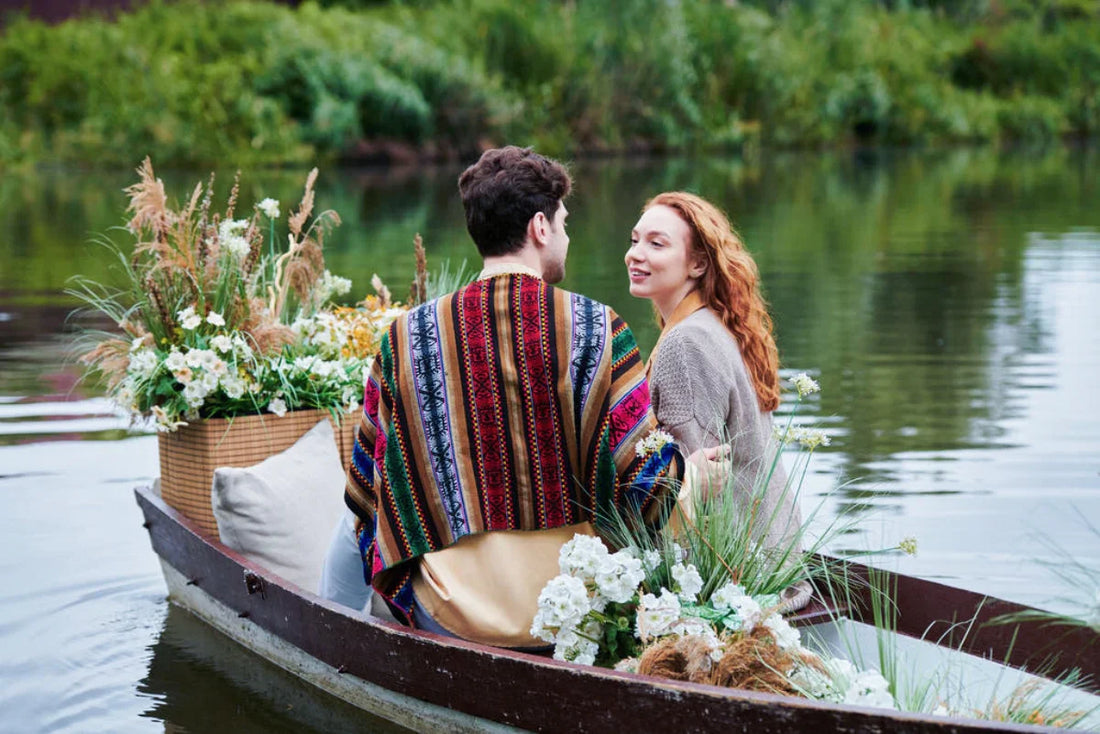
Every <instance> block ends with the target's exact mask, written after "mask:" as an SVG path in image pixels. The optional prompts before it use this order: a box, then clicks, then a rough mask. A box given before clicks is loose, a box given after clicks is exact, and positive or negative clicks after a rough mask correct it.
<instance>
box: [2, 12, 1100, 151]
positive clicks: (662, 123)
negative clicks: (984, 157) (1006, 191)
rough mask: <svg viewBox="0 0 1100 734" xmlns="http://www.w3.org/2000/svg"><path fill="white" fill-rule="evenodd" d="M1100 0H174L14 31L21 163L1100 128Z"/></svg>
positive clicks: (946, 139) (9, 76)
mask: <svg viewBox="0 0 1100 734" xmlns="http://www.w3.org/2000/svg"><path fill="white" fill-rule="evenodd" d="M1098 12H1100V11H1097V9H1096V7H1095V4H1089V3H1087V2H1082V0H1051V2H1048V3H1044V4H1043V5H1042V6H1041V7H1039V6H1036V5H1034V4H1031V3H1027V2H1023V0H1011V1H1009V0H1005V2H999V3H996V4H993V3H986V2H983V1H982V0H974V2H967V3H963V4H951V3H945V2H940V1H939V0H924V1H921V2H918V1H917V0H910V1H909V2H904V3H903V2H893V1H889V2H887V1H886V0H882V1H881V2H875V1H872V0H855V1H853V2H847V1H844V0H821V1H820V2H809V1H808V0H798V1H795V0H788V1H787V2H773V1H771V0H756V1H751V2H742V3H737V4H730V3H727V2H724V1H721V0H699V1H698V2H679V3H672V2H667V0H612V1H611V2H606V3H598V2H594V1H592V0H582V1H580V2H571V3H561V2H558V1H557V0H529V1H528V2H524V3H515V2H509V1H508V0H436V1H434V2H432V1H430V0H421V1H419V2H410V1H408V0H403V1H402V2H396V1H393V2H382V1H381V0H346V2H340V1H338V0H332V1H330V2H324V3H321V4H318V3H316V2H305V3H303V4H302V5H300V6H299V7H297V8H289V7H287V6H284V5H278V4H274V3H269V2H259V1H258V0H252V1H240V2H236V1H233V0H229V1H228V2H223V3H221V4H217V5H215V4H211V3H205V2H200V1H199V0H180V1H179V2H164V1H159V0H153V2H151V3H149V4H147V5H145V6H143V7H141V8H140V9H139V10H136V11H134V12H130V13H124V14H122V15H120V16H119V17H118V19H117V21H115V22H107V21H105V20H102V19H97V18H86V19H76V20H71V21H68V22H65V23H61V24H59V25H56V26H46V25H44V24H42V23H37V22H32V21H28V20H25V19H24V20H14V21H12V22H11V23H10V24H9V25H8V26H7V27H6V28H5V29H4V31H3V33H2V35H0V121H2V122H0V163H8V164H11V163H13V162H16V161H28V160H53V161H79V162H82V163H86V162H90V163H97V164H104V165H116V164H125V165H132V164H133V162H134V161H135V160H138V159H140V157H141V156H142V155H143V154H145V153H153V154H155V155H156V156H157V159H158V160H159V161H162V162H163V163H165V164H169V163H173V164H203V165H208V164H211V163H214V164H219V165H224V164H229V165H234V164H235V165H243V164H264V163H282V162H296V161H304V160H311V159H314V158H317V157H323V158H341V157H345V156H354V155H356V154H357V151H358V150H359V149H360V148H361V147H362V144H363V143H370V142H378V141H381V142H398V143H403V144H406V145H409V146H417V147H419V148H421V149H423V150H425V151H435V152H437V153H439V154H445V155H456V154H466V153H471V152H473V151H475V150H477V149H478V148H480V147H481V146H483V145H484V144H486V143H500V142H505V141H508V142H517V143H521V144H532V143H534V144H537V145H538V146H539V147H540V149H542V150H545V151H547V152H550V153H555V154H563V153H570V152H579V151H616V150H632V149H651V150H652V149H657V150H674V149H684V148H688V147H698V148H704V149H705V148H731V147H733V148H736V147H737V146H740V145H743V144H745V143H747V142H753V141H756V140H758V139H759V140H760V141H762V142H764V143H767V144H771V145H776V146H806V145H812V146H823V145H834V144H838V143H846V142H850V141H867V142H877V143H903V144H905V143H932V144H936V143H952V142H961V141H983V140H1002V141H1011V140H1027V141H1036V140H1052V139H1055V138H1058V137H1059V136H1063V135H1066V134H1071V135H1096V134H1097V133H1098V132H1100V15H1098Z"/></svg>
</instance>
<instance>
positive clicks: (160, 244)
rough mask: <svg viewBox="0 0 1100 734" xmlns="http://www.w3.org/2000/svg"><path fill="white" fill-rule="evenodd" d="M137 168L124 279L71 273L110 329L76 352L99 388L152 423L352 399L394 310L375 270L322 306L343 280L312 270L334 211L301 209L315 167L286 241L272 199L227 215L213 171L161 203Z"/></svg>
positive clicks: (146, 171) (166, 426)
mask: <svg viewBox="0 0 1100 734" xmlns="http://www.w3.org/2000/svg"><path fill="white" fill-rule="evenodd" d="M138 174H139V176H140V181H139V182H138V183H137V184H135V185H133V186H131V187H129V188H128V189H127V190H126V191H127V193H128V194H129V197H130V204H129V208H128V210H127V211H128V212H129V213H130V214H131V215H132V217H131V219H130V221H129V224H128V226H127V227H126V229H127V231H128V232H129V233H130V234H131V235H132V236H133V237H134V238H135V239H136V240H137V242H136V245H135V247H134V252H133V255H132V257H129V258H127V257H126V256H124V255H123V254H122V253H121V251H119V250H118V249H117V248H115V249H116V254H117V255H118V257H119V260H120V262H121V264H122V269H123V272H124V274H125V278H124V280H125V285H124V286H123V288H121V289H120V290H111V289H108V288H106V287H104V286H102V285H100V284H98V283H94V282H91V281H87V280H83V279H77V281H76V287H75V288H73V289H71V290H70V291H69V292H70V293H71V294H75V295H76V296H77V297H79V298H81V299H82V300H83V301H84V302H85V303H86V304H88V305H89V306H90V307H91V308H92V310H95V311H98V312H100V313H102V314H105V315H107V316H108V317H109V318H110V319H111V320H112V321H114V322H115V324H116V325H117V327H118V329H119V330H120V331H121V334H119V333H108V332H93V333H91V334H90V338H91V339H92V340H93V341H94V342H95V343H94V347H93V348H91V349H88V350H87V351H86V352H85V353H84V354H83V355H82V356H81V359H82V361H84V362H85V363H86V364H87V365H89V366H90V368H91V369H92V370H93V371H97V372H99V373H100V374H102V376H104V377H105V378H106V385H107V391H108V394H109V395H110V396H111V398H112V399H113V400H114V401H115V402H116V403H117V404H118V405H119V406H121V408H122V409H123V410H125V411H127V412H128V413H130V414H131V416H132V417H133V418H134V419H138V418H142V417H145V418H152V419H153V420H154V421H155V425H156V427H157V429H158V430H160V431H174V430H176V429H177V428H178V427H180V426H182V425H186V423H187V422H188V421H192V420H196V419H200V418H215V417H232V416H237V415H246V414H255V413H261V412H264V411H267V412H270V413H274V414H275V415H280V416H281V415H283V414H284V413H285V412H286V411H288V410H294V409H297V408H322V409H327V410H330V411H332V412H334V413H338V412H343V411H349V410H354V409H355V408H356V407H357V405H358V401H359V400H360V399H361V397H362V393H363V384H364V381H365V378H366V376H367V374H368V372H369V370H370V366H371V360H372V355H373V354H374V351H375V349H376V347H377V345H378V340H379V338H380V335H381V334H382V332H383V331H384V330H385V329H386V327H387V326H388V325H389V322H390V321H392V320H393V318H395V317H396V316H397V315H398V314H400V313H401V312H402V311H403V310H404V308H403V307H402V306H401V305H400V304H398V303H395V302H393V301H392V300H391V298H390V294H389V291H388V290H387V289H386V288H385V286H384V285H383V284H382V283H381V281H380V280H379V279H378V278H377V276H375V279H374V280H373V285H374V288H375V291H376V293H377V295H372V296H368V297H367V298H366V299H365V300H364V301H363V302H362V303H361V304H359V305H358V306H357V307H355V308H347V307H337V306H335V305H334V304H333V299H335V298H338V297H341V296H344V295H346V294H347V293H348V292H349V291H350V289H351V281H349V280H347V279H346V278H341V277H338V276H336V275H333V274H332V273H330V272H329V271H328V270H326V269H325V267H324V238H325V235H326V234H327V233H328V232H329V231H330V230H331V229H332V228H333V227H335V226H336V225H338V224H339V222H340V219H339V217H338V216H337V215H336V213H335V212H332V211H324V212H321V213H319V214H317V215H316V216H314V215H313V207H314V191H313V186H314V183H315V181H316V178H317V169H314V170H313V171H311V172H310V174H309V176H308V177H307V179H306V183H305V189H304V193H303V196H302V200H301V203H300V204H299V205H298V208H297V210H296V211H294V212H293V213H291V214H290V215H289V216H288V217H287V219H286V228H287V231H286V236H285V241H286V247H285V249H284V248H280V247H277V242H278V240H279V237H278V236H277V234H276V230H277V228H278V227H279V226H280V224H281V220H280V205H279V202H278V201H276V200H274V199H270V198H267V199H264V200H262V201H261V202H260V203H259V204H257V205H256V207H255V210H254V211H253V212H252V213H251V215H249V216H247V217H244V218H236V217H237V216H238V215H237V213H236V207H237V203H238V192H239V187H238V184H237V183H236V182H235V183H234V186H233V188H232V191H231V193H230V195H229V199H228V203H227V205H226V208H225V210H224V212H220V213H219V212H214V211H213V207H212V199H213V178H211V180H210V182H209V183H208V184H207V185H206V186H205V187H204V186H203V185H202V184H199V185H197V186H196V187H195V189H194V191H193V192H192V194H191V196H190V198H189V199H188V201H187V202H186V204H185V205H183V206H182V207H180V208H177V209H173V208H171V207H170V206H169V204H168V198H167V195H166V193H165V189H164V184H163V182H162V181H161V180H160V179H158V178H156V176H155V174H154V172H153V166H152V163H151V162H150V161H149V159H148V158H146V159H145V161H144V162H143V163H142V165H141V167H140V168H139V169H138ZM264 225H266V226H264ZM264 230H266V236H265V231H264ZM108 244H109V245H110V246H112V247H114V246H113V244H112V243H108Z"/></svg>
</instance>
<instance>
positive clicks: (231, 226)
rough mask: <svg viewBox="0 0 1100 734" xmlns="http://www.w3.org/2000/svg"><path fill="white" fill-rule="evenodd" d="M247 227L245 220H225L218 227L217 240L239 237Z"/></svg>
mask: <svg viewBox="0 0 1100 734" xmlns="http://www.w3.org/2000/svg"><path fill="white" fill-rule="evenodd" d="M246 227H248V220H247V219H225V220H223V221H222V222H221V224H219V225H218V239H220V240H225V239H228V238H229V237H233V236H234V235H239V234H240V233H241V232H244V230H245V228H246Z"/></svg>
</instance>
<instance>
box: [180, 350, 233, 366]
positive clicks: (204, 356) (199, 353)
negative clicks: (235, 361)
mask: <svg viewBox="0 0 1100 734" xmlns="http://www.w3.org/2000/svg"><path fill="white" fill-rule="evenodd" d="M185 360H186V362H187V366H188V367H191V368H192V369H203V370H210V371H217V370H218V369H219V366H220V367H221V368H222V369H224V365H225V361H224V360H222V359H221V358H220V357H219V356H218V355H217V354H215V353H214V352H213V351H211V350H210V349H192V350H191V351H190V352H188V353H187V356H186V357H185Z"/></svg>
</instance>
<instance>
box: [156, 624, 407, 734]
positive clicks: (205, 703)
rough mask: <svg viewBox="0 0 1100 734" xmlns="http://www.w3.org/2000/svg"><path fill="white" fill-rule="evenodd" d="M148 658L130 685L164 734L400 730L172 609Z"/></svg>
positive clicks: (386, 732) (385, 732)
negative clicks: (134, 685)
mask: <svg viewBox="0 0 1100 734" xmlns="http://www.w3.org/2000/svg"><path fill="white" fill-rule="evenodd" d="M149 655H150V660H149V672H148V673H147V674H146V676H145V677H144V678H143V679H142V680H141V681H140V682H139V683H138V686H137V690H138V693H139V694H141V695H142V696H143V697H146V698H147V699H149V707H148V709H147V710H146V711H145V712H144V713H143V714H142V716H143V717H147V718H151V719H156V720H159V721H162V722H164V730H165V731H166V732H184V731H192V732H215V731H232V732H236V733H237V734H251V733H252V732H255V734H275V733H277V732H286V733H287V734H289V733H290V732H301V733H302V734H310V733H311V732H316V733H317V734H321V733H322V732H349V734H350V733H352V732H363V733H364V734H367V733H368V732H370V733H377V734H391V733H392V734H396V733H397V732H403V731H406V730H405V729H403V728H401V727H398V726H395V725H394V724H391V723H389V722H386V721H382V720H380V719H377V718H375V717H373V716H371V715H370V714H367V713H365V712H363V711H360V710H359V709H356V708H354V707H352V706H350V705H348V704H346V703H344V702H343V701H340V700H339V699H336V698H333V697H331V696H328V695H325V694H323V693H321V692H320V691H318V690H317V689H315V688H313V687H312V686H310V685H308V684H306V683H303V682H302V681H300V680H299V679H297V678H295V677H294V676H292V675H290V674H289V673H287V672H285V671H284V670H282V669H281V668H279V667H277V666H275V665H272V664H271V663H269V662H268V661H266V660H264V659H262V658H260V657H258V656H257V655H254V654H253V653H250V652H248V651H247V650H245V649H244V648H242V647H240V646H239V645H237V644H236V643H234V642H231V641H229V640H228V639H227V638H226V637H225V636H223V635H222V634H220V633H219V632H216V631H214V629H213V628H211V627H210V626H209V625H207V624H206V623H204V622H201V621H199V620H198V619H197V618H195V617H193V616H191V615H190V614H188V613H187V612H184V611H182V610H180V609H177V608H175V607H172V606H169V607H168V614H167V616H166V617H165V620H164V628H163V629H162V630H161V633H160V635H159V637H158V638H157V640H156V642H154V643H153V644H152V646H151V647H150V649H149Z"/></svg>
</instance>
